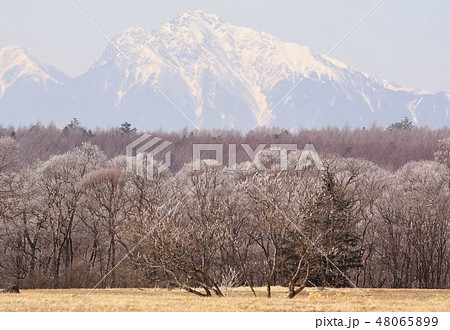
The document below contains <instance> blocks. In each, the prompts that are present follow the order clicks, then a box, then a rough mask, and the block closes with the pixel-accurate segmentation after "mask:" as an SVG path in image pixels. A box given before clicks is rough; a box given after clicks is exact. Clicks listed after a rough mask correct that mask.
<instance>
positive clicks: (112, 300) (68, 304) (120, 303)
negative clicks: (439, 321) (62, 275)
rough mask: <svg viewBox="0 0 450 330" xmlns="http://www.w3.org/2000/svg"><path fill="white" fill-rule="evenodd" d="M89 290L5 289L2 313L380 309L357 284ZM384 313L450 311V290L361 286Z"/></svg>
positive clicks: (334, 310)
mask: <svg viewBox="0 0 450 330" xmlns="http://www.w3.org/2000/svg"><path fill="white" fill-rule="evenodd" d="M88 292H89V290H87V289H67V290H22V291H21V293H20V294H0V311H2V312H67V311H71V310H72V309H73V308H74V307H75V306H76V305H77V304H78V303H79V305H78V306H77V307H76V309H75V311H80V312H88V311H89V312H119V311H120V312H183V311H187V312H220V311H224V312H234V311H236V312H237V311H241V312H257V311H260V312H266V311H267V312H351V311H354V312H368V311H376V309H375V308H374V307H373V305H371V303H370V302H369V301H368V300H367V299H366V298H365V297H364V296H363V295H362V294H361V293H360V292H359V291H358V290H356V289H325V290H324V291H318V290H317V289H314V288H307V289H305V290H304V291H303V292H301V293H300V294H299V295H298V296H297V297H295V298H294V299H287V298H286V296H287V290H286V289H285V288H282V287H277V288H274V290H273V297H272V298H271V299H267V298H266V297H265V296H264V293H265V292H264V289H263V288H259V289H257V293H258V297H257V298H254V297H253V296H252V295H251V293H250V292H249V290H248V289H244V288H237V289H234V290H233V291H232V292H230V293H229V296H227V297H224V298H217V297H211V298H201V297H197V296H195V295H192V294H189V293H186V292H185V291H182V290H170V291H169V290H166V289H98V290H95V291H93V292H92V293H91V294H90V295H88V296H87V297H86V298H85V299H84V300H83V301H82V302H80V300H81V299H82V298H83V297H84V296H85V295H86V294H87V293H88ZM362 292H364V294H365V295H366V296H367V297H368V298H369V299H370V300H371V301H372V302H373V303H374V304H375V305H376V306H377V307H378V308H379V310H380V311H382V312H397V311H399V312H400V311H403V312H438V311H448V310H450V290H411V289H408V290H405V289H362Z"/></svg>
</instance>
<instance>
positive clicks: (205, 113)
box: [0, 11, 450, 130]
mask: <svg viewBox="0 0 450 330" xmlns="http://www.w3.org/2000/svg"><path fill="white" fill-rule="evenodd" d="M14 52H15V53H17V56H16V55H15V53H14ZM21 79H22V80H24V81H26V82H27V83H26V84H20V85H18V86H15V85H17V81H20V80H21ZM297 84H298V86H297V87H296V88H295V89H294V90H293V91H292V92H291V93H290V94H288V95H287V93H288V92H289V91H290V90H292V88H294V86H296V85H297ZM0 86H1V87H0V123H2V124H10V123H12V124H27V123H29V122H30V121H29V120H30V119H32V120H35V119H36V118H39V119H41V121H43V122H46V121H49V120H53V121H54V122H56V123H57V124H59V125H63V124H65V123H67V122H69V121H70V119H71V118H72V117H77V118H78V119H79V120H80V121H81V122H82V123H83V124H84V125H86V126H89V127H94V126H101V127H105V126H118V125H119V124H120V123H122V122H124V121H128V122H131V123H133V124H134V125H136V126H137V127H138V128H139V129H153V128H160V127H161V128H164V129H178V128H182V127H193V125H192V123H194V124H195V125H197V126H199V127H201V128H237V129H242V130H248V129H251V128H253V127H254V126H255V125H256V124H257V123H261V124H262V125H270V126H278V127H284V128H297V127H317V128H320V127H324V126H328V125H334V126H343V125H349V126H351V127H361V126H368V125H371V124H372V123H374V122H375V123H377V124H379V125H388V124H390V123H392V122H394V121H397V120H399V119H401V118H403V117H405V116H408V117H410V118H412V119H413V121H415V122H416V124H418V125H427V126H430V127H440V126H443V125H448V124H450V95H449V94H445V93H443V92H441V93H437V94H435V95H433V94H431V93H428V92H426V91H414V90H411V89H407V88H402V87H399V86H395V85H394V84H392V83H390V82H388V81H386V80H382V79H377V78H375V77H374V76H372V75H370V74H366V73H362V72H358V71H356V70H354V69H352V68H351V67H349V66H347V65H346V64H344V63H342V62H340V61H337V60H335V59H332V58H325V56H324V55H322V54H320V53H317V52H314V51H313V50H311V49H310V48H308V47H304V46H300V45H297V44H294V43H285V42H282V41H280V40H279V39H277V38H276V37H274V36H272V35H270V34H268V33H265V32H256V31H254V30H251V29H249V28H245V27H239V26H235V25H232V24H230V23H227V22H225V21H223V20H222V19H220V18H219V17H217V16H215V15H211V14H208V13H205V12H203V11H193V12H188V13H184V14H181V15H180V16H178V17H176V18H175V19H174V20H172V21H171V22H169V23H166V24H164V25H163V26H161V27H160V28H159V29H157V30H155V31H151V32H147V31H145V30H144V29H142V28H131V29H128V30H126V31H124V32H123V33H121V34H119V35H118V36H116V37H115V38H113V40H112V44H110V45H109V46H108V47H107V49H106V51H105V53H104V54H103V56H102V57H101V58H100V59H99V60H98V61H97V63H95V64H94V65H93V66H92V67H91V68H90V69H89V70H88V71H87V72H86V73H85V74H83V75H82V76H80V77H78V78H75V79H69V78H68V77H66V76H64V75H63V74H62V73H60V72H59V71H57V70H56V69H54V68H52V67H50V66H48V65H45V64H44V63H42V61H40V60H38V59H37V58H36V56H34V55H32V54H31V53H30V52H28V51H24V50H23V49H20V48H17V47H8V48H5V49H3V50H1V52H0ZM30 86H33V87H32V88H34V89H36V90H39V93H35V94H33V93H32V94H30V93H29V91H28V89H30V88H31V87H30ZM19 87H20V88H19ZM11 89H14V90H15V93H13V92H11ZM43 95H44V96H45V97H44V96H43ZM286 95H287V96H286ZM48 96H51V97H50V98H48V100H49V101H51V102H53V106H52V104H50V105H49V104H48V101H46V102H44V103H45V104H41V103H42V102H41V103H39V102H37V101H36V100H35V98H36V97H37V98H38V99H44V100H47V98H46V97H48ZM4 99H6V100H7V101H6V102H5V100H4ZM23 102H29V103H30V104H32V105H34V107H32V108H30V109H29V110H28V111H34V113H33V115H30V113H27V116H26V118H27V119H28V121H25V122H24V121H17V120H16V119H15V118H12V117H11V114H12V113H14V114H17V117H18V118H23V116H22V115H21V113H22V112H23V111H24V110H23V108H24V107H23V106H22V103H23ZM5 104H6V106H7V107H8V110H6V106H5ZM41 105H42V106H45V107H46V109H45V110H44V109H42V108H41ZM27 109H28V108H27ZM272 109H274V111H271V110H272ZM7 111H9V112H10V115H9V116H6V117H5V113H7ZM39 116H40V117H39ZM5 118H6V119H5Z"/></svg>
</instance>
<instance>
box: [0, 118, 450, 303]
mask: <svg viewBox="0 0 450 330" xmlns="http://www.w3.org/2000/svg"><path fill="white" fill-rule="evenodd" d="M141 135H142V133H139V132H136V130H134V129H132V128H131V125H129V124H127V123H125V124H123V125H122V126H121V127H120V128H112V129H109V130H100V129H98V130H89V129H86V128H83V127H82V126H81V124H80V123H79V122H78V121H76V120H75V119H74V121H72V122H71V123H70V124H69V125H67V126H66V127H65V128H64V129H59V128H57V127H55V126H52V125H50V126H43V125H35V126H32V127H22V128H16V129H14V128H1V127H0V286H6V285H9V284H18V285H20V287H24V288H66V287H93V286H94V285H96V284H99V286H100V287H147V286H152V287H153V286H160V287H180V288H183V289H185V290H187V291H189V292H192V293H194V294H197V295H201V296H203V295H206V296H209V295H219V296H221V295H224V294H225V292H224V290H226V289H227V288H230V287H233V286H248V287H249V289H250V290H252V288H253V287H256V286H265V287H267V294H268V295H269V296H270V289H271V287H272V286H274V285H282V286H286V287H288V288H289V296H290V297H294V296H295V295H296V294H297V293H299V292H300V291H301V290H302V289H303V288H304V287H305V286H311V285H316V286H334V287H343V286H358V287H386V288H448V287H449V284H450V273H449V270H450V257H449V251H450V241H449V225H450V129H441V130H429V129H425V128H414V127H410V126H407V125H406V126H405V125H400V124H397V125H393V126H391V127H390V128H389V129H383V128H379V127H371V128H362V129H354V130H352V129H337V128H328V129H323V130H300V131H298V132H289V131H287V130H279V129H261V130H258V131H254V132H249V133H247V134H242V133H240V132H237V131H220V130H217V131H201V132H196V131H189V130H184V131H182V132H163V131H157V132H151V135H152V136H157V137H160V138H162V139H163V140H167V141H170V142H171V143H172V144H171V145H170V147H169V150H170V151H171V154H172V166H171V167H170V170H168V171H164V172H162V173H160V174H158V175H157V176H155V178H154V179H153V180H147V179H145V178H143V177H141V176H138V175H136V174H135V173H133V172H129V171H126V170H125V169H126V161H127V159H126V157H125V147H126V145H127V144H129V143H130V142H132V141H134V140H135V139H136V138H137V137H139V136H141ZM195 143H216V144H223V145H224V152H225V155H224V159H225V164H224V165H223V166H212V165H207V164H206V163H202V164H201V168H200V170H194V169H193V167H192V164H191V162H192V145H193V144H195ZM244 143H245V144H248V145H250V146H252V148H255V147H256V146H257V145H258V144H266V145H267V146H269V145H270V144H287V143H294V144H297V145H298V148H299V149H300V150H299V151H292V152H289V154H288V165H289V166H288V169H287V170H282V169H280V159H279V158H280V153H279V152H274V151H270V150H268V149H265V150H263V151H262V152H261V153H260V154H259V159H260V160H261V162H262V163H263V164H264V166H265V167H266V168H267V170H265V171H260V170H258V169H257V168H256V167H255V166H254V164H253V165H252V164H251V163H250V165H249V163H248V161H249V159H248V155H247V154H246V153H245V151H244V150H241V149H239V148H238V150H237V161H238V163H240V165H239V166H238V167H237V170H234V171H231V170H230V169H229V168H227V164H226V160H227V159H228V154H227V152H228V151H227V150H228V146H229V145H230V144H236V145H240V144H244ZM308 143H312V144H313V145H314V147H315V149H316V150H317V152H318V153H319V155H320V157H321V159H322V162H323V165H324V168H325V169H324V170H322V171H318V170H317V169H316V168H315V167H314V166H311V167H308V168H305V169H302V170H300V171H299V170H297V169H296V168H295V164H296V160H298V157H299V154H300V152H301V149H302V148H303V147H304V146H305V145H306V144H308ZM244 164H245V166H243V165H244ZM155 166H156V165H155ZM155 173H157V171H156V172H155Z"/></svg>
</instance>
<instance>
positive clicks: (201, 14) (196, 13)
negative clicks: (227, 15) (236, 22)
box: [172, 9, 223, 25]
mask: <svg viewBox="0 0 450 330" xmlns="http://www.w3.org/2000/svg"><path fill="white" fill-rule="evenodd" d="M172 22H173V23H175V22H176V23H189V22H204V23H207V24H210V25H215V24H217V23H219V22H223V20H222V19H221V18H220V17H219V16H217V15H215V14H210V13H208V12H206V11H204V10H200V9H198V10H191V11H187V12H184V13H182V14H180V15H178V16H177V17H175V18H174V19H173V20H172Z"/></svg>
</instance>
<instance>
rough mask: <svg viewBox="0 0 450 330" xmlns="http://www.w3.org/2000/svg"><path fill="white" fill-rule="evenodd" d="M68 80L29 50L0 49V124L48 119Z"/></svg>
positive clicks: (13, 47)
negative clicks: (45, 112) (46, 113)
mask: <svg viewBox="0 0 450 330" xmlns="http://www.w3.org/2000/svg"><path fill="white" fill-rule="evenodd" d="M69 79H70V78H69V77H68V76H66V75H65V74H64V73H62V72H61V71H59V70H58V69H56V68H54V67H52V66H50V65H48V64H46V63H44V62H43V61H42V60H41V59H39V57H38V56H36V54H34V53H33V52H32V51H31V50H27V49H23V48H22V47H20V46H10V47H6V48H3V49H0V123H1V124H12V123H14V124H29V123H31V122H36V121H38V120H40V119H45V117H48V118H51V116H52V115H53V112H54V111H55V110H56V109H54V106H53V105H54V104H55V102H56V100H57V99H59V98H60V97H61V96H58V95H61V94H62V93H63V86H64V84H65V83H66V82H67V81H68V80H69ZM52 108H53V109H52ZM42 111H47V112H48V116H46V115H45V114H44V113H42Z"/></svg>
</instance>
